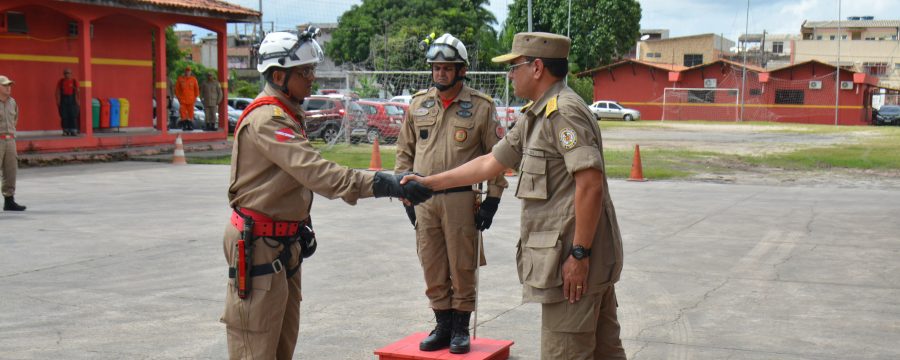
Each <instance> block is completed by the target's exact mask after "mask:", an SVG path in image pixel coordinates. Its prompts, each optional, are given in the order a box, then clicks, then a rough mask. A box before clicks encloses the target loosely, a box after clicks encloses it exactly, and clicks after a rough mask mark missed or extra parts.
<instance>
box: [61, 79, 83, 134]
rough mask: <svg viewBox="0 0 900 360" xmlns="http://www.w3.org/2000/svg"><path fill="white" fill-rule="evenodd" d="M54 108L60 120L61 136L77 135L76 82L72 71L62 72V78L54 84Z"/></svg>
mask: <svg viewBox="0 0 900 360" xmlns="http://www.w3.org/2000/svg"><path fill="white" fill-rule="evenodd" d="M56 108H57V109H58V110H59V117H60V119H61V120H62V130H63V136H69V135H71V136H75V135H78V80H75V78H73V77H72V70H70V69H65V70H63V78H62V79H59V81H58V82H57V83H56Z"/></svg>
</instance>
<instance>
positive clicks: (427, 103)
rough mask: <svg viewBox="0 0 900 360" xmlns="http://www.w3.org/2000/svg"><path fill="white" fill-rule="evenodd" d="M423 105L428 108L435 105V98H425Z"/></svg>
mask: <svg viewBox="0 0 900 360" xmlns="http://www.w3.org/2000/svg"><path fill="white" fill-rule="evenodd" d="M422 106H424V107H426V108H430V107H432V106H434V99H428V100H425V102H423V103H422Z"/></svg>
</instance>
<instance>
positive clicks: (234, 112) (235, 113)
mask: <svg viewBox="0 0 900 360" xmlns="http://www.w3.org/2000/svg"><path fill="white" fill-rule="evenodd" d="M243 112H244V111H243V110H238V109H235V108H233V107H231V105H228V132H229V133H233V132H234V127H235V126H237V121H238V119H240V118H241V114H242V113H243Z"/></svg>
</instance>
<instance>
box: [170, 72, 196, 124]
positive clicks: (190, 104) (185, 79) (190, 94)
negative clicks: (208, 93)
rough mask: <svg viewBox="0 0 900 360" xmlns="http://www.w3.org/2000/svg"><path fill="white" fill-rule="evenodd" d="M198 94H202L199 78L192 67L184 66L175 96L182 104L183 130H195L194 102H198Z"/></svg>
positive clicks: (181, 120)
mask: <svg viewBox="0 0 900 360" xmlns="http://www.w3.org/2000/svg"><path fill="white" fill-rule="evenodd" d="M197 96H200V87H199V86H198V85H197V78H195V77H194V75H193V73H192V72H191V67H190V66H188V67H185V68H184V75H181V76H179V77H178V81H177V82H175V97H176V98H177V99H178V103H179V104H181V109H180V113H179V117H178V119H179V123H180V125H181V130H184V131H191V130H194V103H195V102H197Z"/></svg>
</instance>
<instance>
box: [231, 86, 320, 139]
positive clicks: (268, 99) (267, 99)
mask: <svg viewBox="0 0 900 360" xmlns="http://www.w3.org/2000/svg"><path fill="white" fill-rule="evenodd" d="M265 105H275V106H278V107H280V108H281V109H282V110H284V113H285V114H287V115H288V116H290V117H291V120H294V122H295V123H297V124H299V125H300V132H301V134H303V137H304V138H305V137H306V129H305V128H304V127H303V123H301V122H300V121H299V120H297V118H296V117H294V111H293V110H291V109H289V108H288V107H287V105H285V104H283V103H282V102H281V100H278V98H277V97H274V96H263V97H259V98H256V100H253V102H252V103H250V105H247V108H245V109H244V112H242V113H241V117H240V118H238V121H237V124H235V125H234V131H235V133H236V132H237V131H238V129H240V128H241V123H242V122H243V121H244V118H245V117H247V115H249V114H250V112H252V111H253V110H255V109H256V108H258V107H260V106H265Z"/></svg>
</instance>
